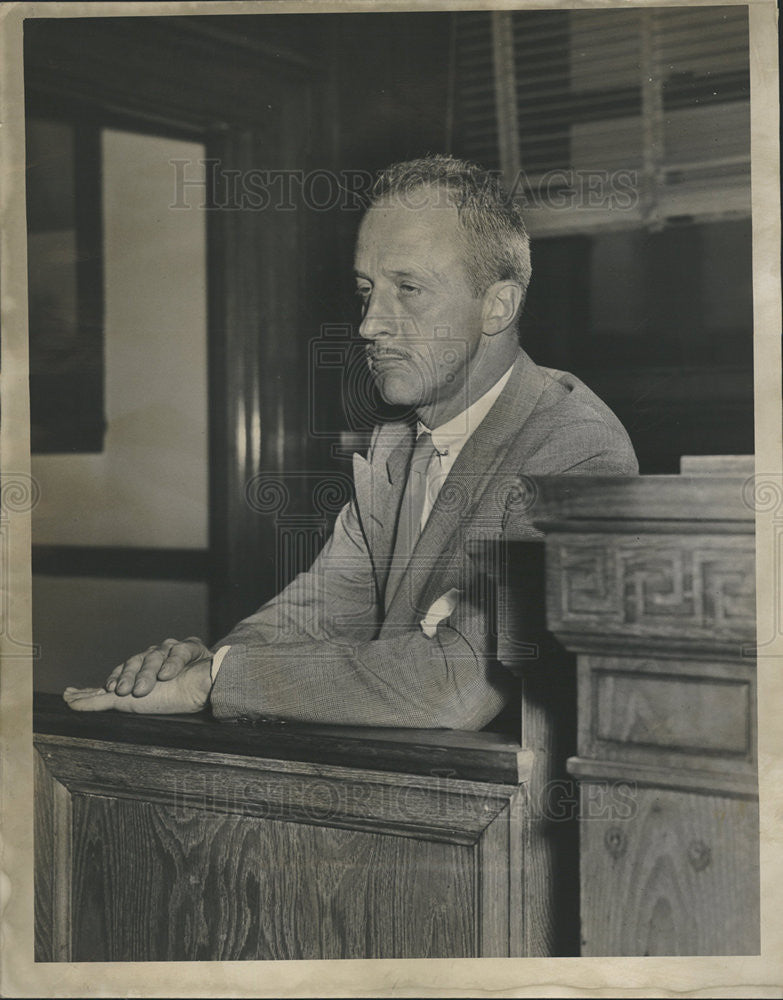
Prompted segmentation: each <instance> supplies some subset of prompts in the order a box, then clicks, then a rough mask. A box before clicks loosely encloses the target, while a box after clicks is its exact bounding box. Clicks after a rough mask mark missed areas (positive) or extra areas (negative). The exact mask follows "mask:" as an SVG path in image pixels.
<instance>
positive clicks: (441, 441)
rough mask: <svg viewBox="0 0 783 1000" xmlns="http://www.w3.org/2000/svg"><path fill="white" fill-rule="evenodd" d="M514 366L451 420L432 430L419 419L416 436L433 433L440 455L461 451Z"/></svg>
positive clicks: (435, 446)
mask: <svg viewBox="0 0 783 1000" xmlns="http://www.w3.org/2000/svg"><path fill="white" fill-rule="evenodd" d="M513 367H514V366H513V365H511V367H510V368H508V370H507V371H506V372H504V374H503V375H501V376H500V378H499V379H498V380H497V382H496V383H495V384H494V385H493V386H492V388H490V389H488V390H487V391H486V392H485V393H484V395H483V396H479V398H478V399H477V400H476V401H475V402H474V403H471V405H470V406H469V407H468V408H467V409H466V410H463V411H462V412H461V413H458V414H457V415H456V416H455V417H452V418H451V420H447V421H446V423H445V424H441V425H440V427H434V428H433V429H432V430H430V428H429V427H427V426H426V425H425V424H423V423H422V422H421V420H419V421H418V422H417V425H416V437H417V438H418V437H419V435H420V434H425V433H427V434H431V435H432V444H433V447H434V448H435V450H436V451H437V452H438V454H439V455H449V454H452V455H453V454H454V453H455V452H459V451H461V450H462V447H463V445H464V444H465V442H466V441H467V440H468V438H469V437H470V435H471V434H472V433H473V432H474V431H475V430H476V428H477V427H478V425H479V424H480V423H481V421H482V420H483V419H484V417H486V415H487V414H488V413H489V411H490V410H491V409H492V407H493V405H494V403H495V402H496V400H497V398H498V396H499V395H500V394H501V392H502V391H503V389H504V388H505V385H506V382H508V380H509V378H510V377H511V369H512V368H513Z"/></svg>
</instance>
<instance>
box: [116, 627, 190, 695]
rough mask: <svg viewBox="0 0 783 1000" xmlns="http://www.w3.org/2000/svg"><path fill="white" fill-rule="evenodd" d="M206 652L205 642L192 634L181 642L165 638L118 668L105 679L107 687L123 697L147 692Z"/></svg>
mask: <svg viewBox="0 0 783 1000" xmlns="http://www.w3.org/2000/svg"><path fill="white" fill-rule="evenodd" d="M206 653H207V648H206V646H205V645H204V643H203V642H202V641H201V640H200V639H198V638H196V637H193V636H191V637H190V638H188V639H184V640H182V641H181V642H179V641H178V640H177V639H164V641H163V642H162V643H160V645H158V646H148V647H147V649H145V650H144V651H143V652H141V653H137V654H136V655H135V656H131V657H130V658H129V659H128V660H126V661H125V663H121V664H120V665H119V666H117V667H115V668H114V670H112V672H111V673H110V674H109V676H108V678H107V680H106V690H107V691H109V692H113V693H115V694H117V695H119V696H120V697H124V696H126V695H129V694H132V695H133V696H134V697H136V698H142V697H144V696H145V695H148V694H149V693H150V691H152V689H153V688H154V687H155V684H156V683H157V682H158V681H159V680H161V681H169V680H172V679H173V678H174V677H176V676H177V675H178V674H180V673H181V672H182V670H183V669H184V668H185V667H186V666H187V665H188V664H189V663H192V662H194V661H195V660H197V659H199V658H200V657H201V656H203V655H205V654H206Z"/></svg>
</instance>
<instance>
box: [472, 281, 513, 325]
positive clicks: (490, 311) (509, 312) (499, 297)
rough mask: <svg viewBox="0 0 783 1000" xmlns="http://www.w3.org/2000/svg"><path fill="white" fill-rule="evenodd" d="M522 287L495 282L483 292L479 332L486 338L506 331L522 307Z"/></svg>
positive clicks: (511, 282) (511, 283)
mask: <svg viewBox="0 0 783 1000" xmlns="http://www.w3.org/2000/svg"><path fill="white" fill-rule="evenodd" d="M523 295H524V293H523V291H522V286H521V285H518V284H517V282H516V281H496V282H495V283H494V285H490V286H489V288H488V289H487V290H486V292H484V308H483V312H482V316H481V331H482V333H485V334H486V335H487V336H488V337H494V336H495V334H498V333H502V332H503V331H504V330H507V329H508V328H509V327H510V326H511V324H512V323H513V322H514V320H515V319H516V316H517V313H518V312H519V309H520V307H521V305H522V299H523Z"/></svg>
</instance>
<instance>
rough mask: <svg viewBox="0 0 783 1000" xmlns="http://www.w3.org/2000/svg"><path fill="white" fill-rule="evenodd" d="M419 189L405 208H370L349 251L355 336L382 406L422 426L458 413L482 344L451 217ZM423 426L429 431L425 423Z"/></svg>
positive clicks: (478, 307) (452, 211)
mask: <svg viewBox="0 0 783 1000" xmlns="http://www.w3.org/2000/svg"><path fill="white" fill-rule="evenodd" d="M445 202H446V199H445V198H443V197H440V198H439V196H438V192H433V191H431V190H428V189H422V190H420V191H416V192H414V193H412V194H411V195H410V196H409V197H408V199H407V203H401V202H400V201H396V202H393V203H389V204H381V205H376V206H374V207H373V208H371V209H370V210H369V211H368V212H367V214H366V215H365V217H364V220H363V221H362V225H361V228H360V230H359V238H358V240H357V245H356V262H355V271H356V288H357V294H358V295H359V298H360V300H361V304H362V315H363V319H362V324H361V326H360V333H361V335H362V337H364V338H366V339H367V340H368V341H369V342H370V343H369V344H368V346H367V359H368V363H369V366H370V370H371V372H372V375H373V378H374V379H375V381H376V384H377V385H378V388H379V390H380V392H381V395H382V396H383V398H384V399H385V400H386V401H387V402H389V403H393V404H397V405H402V406H408V407H413V408H415V409H416V410H417V411H418V412H419V414H420V416H422V419H423V420H425V423H429V420H428V419H427V418H428V417H429V418H430V419H431V418H433V417H437V416H438V415H439V414H443V413H444V412H447V411H451V410H454V409H455V406H454V404H455V403H459V405H457V406H456V411H457V412H459V410H461V409H463V408H464V406H466V405H467V403H468V402H470V400H469V399H468V398H467V395H466V384H467V378H468V372H469V371H470V365H471V361H472V360H473V358H474V357H475V355H476V352H477V350H478V347H479V344H480V342H481V336H482V327H481V323H482V302H483V299H482V298H481V297H479V298H476V297H475V296H474V295H473V293H472V291H471V288H470V282H469V280H468V275H467V271H466V269H465V264H464V260H463V253H464V251H463V236H462V233H461V230H460V228H459V220H458V217H457V210H456V208H454V207H453V206H451V205H447V204H446V203H445ZM429 426H433V424H432V423H429Z"/></svg>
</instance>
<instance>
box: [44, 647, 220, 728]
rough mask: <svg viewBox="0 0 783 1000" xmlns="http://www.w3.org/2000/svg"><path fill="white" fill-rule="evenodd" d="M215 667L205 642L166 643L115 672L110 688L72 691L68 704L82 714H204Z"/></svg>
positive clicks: (66, 696) (69, 690)
mask: <svg viewBox="0 0 783 1000" xmlns="http://www.w3.org/2000/svg"><path fill="white" fill-rule="evenodd" d="M211 665H212V653H211V652H210V651H209V650H208V649H207V647H206V646H205V645H204V643H203V642H202V641H201V639H197V638H195V637H193V636H191V637H190V638H188V639H183V640H182V641H178V640H177V639H164V641H163V642H161V643H160V644H159V645H157V646H149V647H148V648H147V649H145V650H144V652H142V653H137V654H136V655H135V656H131V657H130V659H128V660H126V661H125V662H124V663H121V664H120V665H119V666H118V667H115V668H114V670H112V672H111V673H110V674H109V676H108V677H107V679H106V684H105V686H104V687H102V688H73V687H68V688H66V689H65V691H64V692H63V698H64V699H65V701H66V702H67V703H68V705H69V706H70V707H71V708H73V709H74V710H75V711H77V712H103V711H106V710H107V709H116V710H117V711H118V712H138V713H142V714H154V715H169V714H171V715H175V714H179V713H182V712H200V711H201V709H202V708H204V707H205V706H206V705H207V703H208V701H209V692H210V690H211V688H212V677H211V670H210V668H211Z"/></svg>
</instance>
